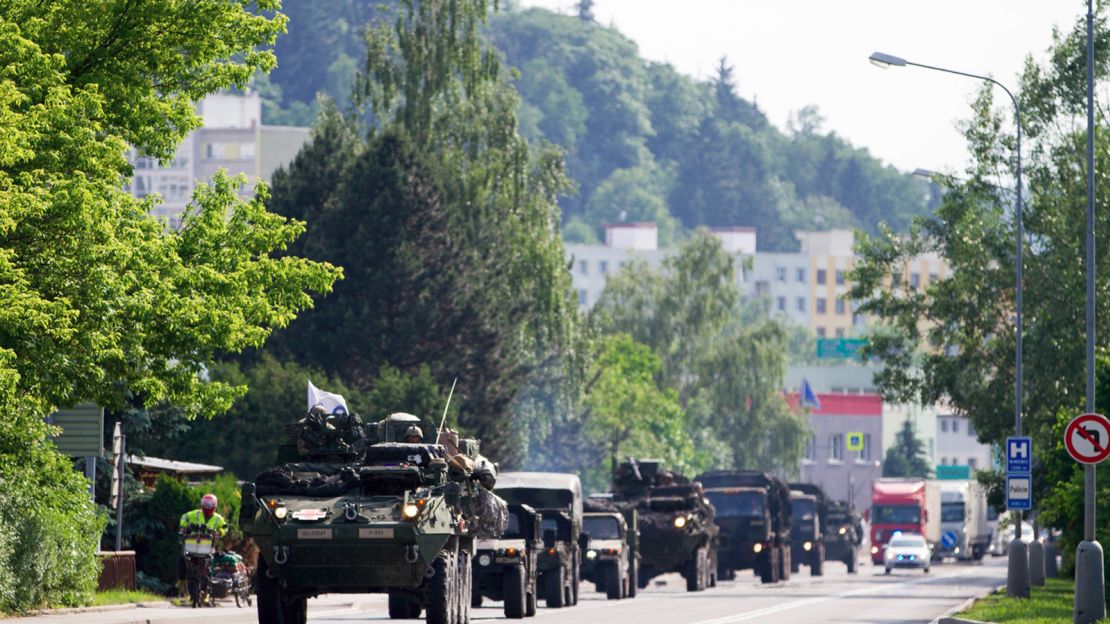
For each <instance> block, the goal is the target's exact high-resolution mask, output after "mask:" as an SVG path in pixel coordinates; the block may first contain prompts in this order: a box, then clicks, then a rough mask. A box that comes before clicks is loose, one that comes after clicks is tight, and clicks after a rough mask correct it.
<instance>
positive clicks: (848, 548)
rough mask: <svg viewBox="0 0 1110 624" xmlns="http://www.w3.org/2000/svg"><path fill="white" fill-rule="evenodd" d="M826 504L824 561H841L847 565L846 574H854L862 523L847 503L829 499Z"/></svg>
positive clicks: (857, 561)
mask: <svg viewBox="0 0 1110 624" xmlns="http://www.w3.org/2000/svg"><path fill="white" fill-rule="evenodd" d="M826 506H827V508H828V515H827V518H826V520H825V561H841V562H843V563H844V565H845V566H847V567H848V574H855V573H856V571H857V570H858V568H859V555H860V544H862V543H863V523H862V522H861V520H860V516H859V514H857V513H854V512H853V511H851V510H850V509H849V508H848V505H847V503H844V502H841V501H835V500H830V501H828V502H827V503H826Z"/></svg>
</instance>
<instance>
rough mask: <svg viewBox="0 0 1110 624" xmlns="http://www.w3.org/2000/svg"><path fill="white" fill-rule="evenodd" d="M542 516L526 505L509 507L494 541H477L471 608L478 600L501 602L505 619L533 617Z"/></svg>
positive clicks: (480, 601)
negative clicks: (503, 529) (506, 525)
mask: <svg viewBox="0 0 1110 624" xmlns="http://www.w3.org/2000/svg"><path fill="white" fill-rule="evenodd" d="M541 526H542V516H541V515H540V514H539V513H537V512H536V510H535V509H532V508H531V507H529V506H528V505H509V521H508V527H507V528H506V529H505V532H504V534H502V535H501V537H500V538H496V539H480V540H478V543H477V545H476V546H475V548H476V551H475V556H474V562H475V565H474V584H473V593H472V594H471V606H472V607H480V606H482V599H483V598H489V599H490V600H500V601H503V602H504V609H505V617H506V618H509V619H513V620H516V619H520V618H523V617H532V616H534V615H536V601H537V598H538V596H539V593H538V587H539V585H538V584H537V579H538V565H539V559H540V555H541V553H542V552H543V538H542V537H541V535H542V531H543V529H542V528H541Z"/></svg>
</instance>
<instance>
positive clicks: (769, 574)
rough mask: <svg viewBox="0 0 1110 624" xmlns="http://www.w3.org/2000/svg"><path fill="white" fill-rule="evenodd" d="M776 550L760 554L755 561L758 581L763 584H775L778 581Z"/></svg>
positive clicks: (767, 550) (769, 549)
mask: <svg viewBox="0 0 1110 624" xmlns="http://www.w3.org/2000/svg"><path fill="white" fill-rule="evenodd" d="M778 552H779V551H778V549H777V548H768V549H766V550H764V551H763V553H760V555H762V556H760V557H759V559H757V560H756V566H755V567H756V569H757V570H758V571H759V580H761V581H763V582H764V583H775V582H778V580H779V558H778Z"/></svg>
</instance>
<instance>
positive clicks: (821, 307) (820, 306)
mask: <svg viewBox="0 0 1110 624" xmlns="http://www.w3.org/2000/svg"><path fill="white" fill-rule="evenodd" d="M825 308H826V306H825V298H824V297H818V298H817V313H818V314H824V313H825Z"/></svg>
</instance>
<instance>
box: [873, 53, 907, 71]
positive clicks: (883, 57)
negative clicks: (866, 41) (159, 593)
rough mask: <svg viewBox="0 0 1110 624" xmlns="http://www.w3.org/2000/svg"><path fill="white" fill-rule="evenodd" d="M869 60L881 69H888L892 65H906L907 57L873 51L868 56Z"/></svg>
mask: <svg viewBox="0 0 1110 624" xmlns="http://www.w3.org/2000/svg"><path fill="white" fill-rule="evenodd" d="M868 60H869V61H871V64H872V65H874V66H875V67H878V68H880V69H886V68H887V67H890V66H891V65H893V66H895V67H905V66H906V59H904V58H901V57H898V56H894V55H892V54H884V53H882V52H872V53H871V56H870V57H868Z"/></svg>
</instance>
